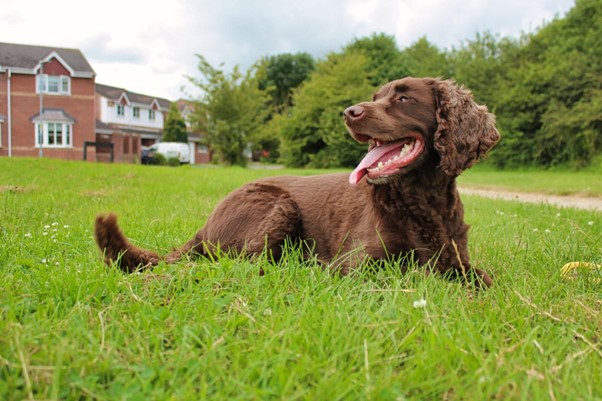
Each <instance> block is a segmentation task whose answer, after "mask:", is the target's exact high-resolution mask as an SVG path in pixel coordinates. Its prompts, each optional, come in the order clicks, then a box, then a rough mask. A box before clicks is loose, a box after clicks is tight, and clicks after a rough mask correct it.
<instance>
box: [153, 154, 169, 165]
mask: <svg viewBox="0 0 602 401" xmlns="http://www.w3.org/2000/svg"><path fill="white" fill-rule="evenodd" d="M153 164H156V165H157V166H166V165H167V159H166V158H165V156H163V155H162V154H160V153H155V155H154V156H153Z"/></svg>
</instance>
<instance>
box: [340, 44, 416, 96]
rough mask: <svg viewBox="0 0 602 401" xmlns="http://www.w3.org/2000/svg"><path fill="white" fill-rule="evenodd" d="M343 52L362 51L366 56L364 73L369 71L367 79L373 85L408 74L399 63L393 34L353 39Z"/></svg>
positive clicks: (376, 85)
mask: <svg viewBox="0 0 602 401" xmlns="http://www.w3.org/2000/svg"><path fill="white" fill-rule="evenodd" d="M343 52H344V53H355V52H362V53H363V54H364V55H365V56H366V58H367V66H366V73H368V72H369V73H370V75H369V80H370V83H371V84H372V86H374V87H380V86H381V85H384V84H385V83H387V82H389V81H392V80H394V79H400V78H403V77H405V76H406V75H408V71H407V69H405V68H404V67H403V65H402V63H401V59H400V57H401V52H400V51H399V48H398V47H397V43H396V42H395V38H394V37H393V36H390V35H386V34H384V33H374V34H372V35H371V36H369V37H365V38H360V39H355V40H354V41H352V42H351V43H349V44H348V45H347V46H346V47H345V48H344V50H343Z"/></svg>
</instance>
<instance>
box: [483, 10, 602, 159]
mask: <svg viewBox="0 0 602 401" xmlns="http://www.w3.org/2000/svg"><path fill="white" fill-rule="evenodd" d="M601 37H602V2H600V1H599V0H577V2H576V5H575V7H574V8H573V9H571V10H570V11H569V12H568V14H567V15H566V16H565V17H564V18H562V19H556V20H554V21H552V22H551V23H549V24H547V25H546V26H544V27H543V28H541V29H540V30H539V31H538V32H536V33H534V34H531V35H529V36H527V37H526V38H525V39H524V44H523V45H522V46H521V47H520V49H519V51H518V52H516V54H515V55H514V57H513V58H512V60H511V61H508V62H507V63H505V66H506V68H508V69H509V74H508V78H507V79H505V80H504V81H503V83H502V86H501V88H500V90H499V96H498V99H497V100H496V103H497V107H496V114H497V116H498V122H499V126H500V127H501V129H502V134H503V138H504V139H503V140H502V141H501V143H500V145H499V146H498V147H496V149H495V151H494V153H493V154H492V160H493V161H494V162H495V163H496V164H497V165H499V166H517V165H525V164H532V165H540V166H545V167H548V166H554V165H560V164H564V165H567V164H568V165H572V166H574V167H583V166H586V165H588V164H590V163H591V162H592V161H593V160H594V159H595V158H596V157H597V155H599V154H600V153H601V151H602V117H601V114H600V107H601V105H602V90H601V88H602V41H601V40H600V38H601ZM509 60H510V59H509Z"/></svg>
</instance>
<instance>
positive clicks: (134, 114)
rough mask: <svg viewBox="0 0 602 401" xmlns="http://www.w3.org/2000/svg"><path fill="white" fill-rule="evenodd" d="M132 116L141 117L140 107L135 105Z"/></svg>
mask: <svg viewBox="0 0 602 401" xmlns="http://www.w3.org/2000/svg"><path fill="white" fill-rule="evenodd" d="M132 116H133V117H134V118H140V107H133V108H132Z"/></svg>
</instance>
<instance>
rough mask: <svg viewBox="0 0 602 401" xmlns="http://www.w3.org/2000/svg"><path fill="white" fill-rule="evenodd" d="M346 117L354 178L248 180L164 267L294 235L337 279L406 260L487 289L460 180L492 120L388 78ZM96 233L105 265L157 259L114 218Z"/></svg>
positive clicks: (438, 89) (457, 96) (454, 88)
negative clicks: (357, 158) (367, 266)
mask: <svg viewBox="0 0 602 401" xmlns="http://www.w3.org/2000/svg"><path fill="white" fill-rule="evenodd" d="M344 116H345V124H346V125H347V128H348V130H349V132H350V134H351V135H352V136H353V137H354V138H355V139H356V140H358V141H360V142H367V143H369V144H370V149H371V152H370V153H369V154H368V156H367V157H366V158H365V159H364V161H362V162H361V163H360V165H359V166H358V168H357V169H356V170H355V171H354V173H352V175H351V176H349V177H348V175H347V174H326V175H319V176H313V177H286V176H282V177H272V178H266V179H262V180H259V181H256V182H253V183H250V184H247V185H245V186H243V187H241V188H239V189H237V190H235V191H234V192H232V193H231V194H230V195H228V196H227V197H226V198H225V199H224V200H223V201H222V202H221V203H220V204H219V205H218V206H217V208H216V209H215V210H214V211H213V213H212V214H211V215H210V216H209V218H208V220H207V223H206V224H205V226H204V227H203V228H201V229H200V230H199V231H198V232H197V233H196V234H195V236H194V237H193V238H192V239H191V240H190V241H188V242H187V243H186V244H185V245H183V246H182V247H181V248H179V249H176V250H175V251H174V252H172V253H171V254H169V255H166V256H165V257H163V258H162V259H163V260H165V261H166V262H167V263H173V262H176V261H178V260H179V259H181V258H182V257H183V256H184V255H188V254H190V255H199V256H208V255H211V254H216V253H218V252H217V251H218V250H220V251H234V252H238V253H246V254H250V255H253V254H257V253H260V252H262V251H264V250H266V249H267V251H269V252H270V253H271V254H272V255H273V256H274V257H275V258H278V257H280V253H281V247H282V245H283V243H284V241H285V240H287V239H290V240H293V241H304V242H307V243H309V246H308V247H307V249H309V250H311V251H307V254H308V255H307V256H310V253H311V254H314V255H316V256H317V257H318V258H319V259H320V260H322V261H324V262H325V263H328V264H329V265H330V266H332V267H333V268H336V269H338V270H339V271H341V272H342V273H343V274H345V273H347V272H349V270H350V269H353V268H354V267H355V266H357V264H358V262H360V261H362V260H365V259H373V260H382V259H390V258H392V257H401V256H404V255H407V254H409V253H413V254H414V256H415V258H416V259H417V260H418V261H419V262H420V263H421V264H425V265H427V264H430V265H431V268H432V269H433V270H434V271H438V272H440V273H443V274H445V275H447V276H452V277H460V278H462V279H466V280H470V281H472V280H475V281H476V282H477V284H479V285H485V286H489V285H491V283H492V280H491V278H490V277H489V276H488V275H487V273H485V272H483V271H481V270H479V269H475V268H474V267H472V266H471V264H470V260H469V255H468V230H469V226H468V225H467V224H466V223H465V222H464V209H463V206H462V202H461V200H460V196H459V194H458V191H457V189H456V177H457V176H458V175H459V174H461V172H462V171H464V170H465V169H467V168H469V167H470V166H472V165H473V164H474V163H475V162H476V161H477V160H479V159H480V158H481V157H482V156H483V155H484V154H485V153H486V152H487V151H488V150H489V149H490V148H491V147H492V146H493V145H494V144H495V143H496V142H497V141H498V140H499V134H498V132H497V130H496V128H495V118H494V116H493V115H492V114H490V113H489V112H488V111H487V108H486V107H485V106H479V105H477V104H476V103H475V102H474V100H473V99H472V96H471V94H470V92H469V91H468V90H466V89H464V88H462V87H460V86H458V85H456V84H455V83H454V82H453V81H446V80H441V79H436V78H422V79H418V78H404V79H401V80H397V81H393V82H390V83H388V84H386V85H384V86H383V87H382V88H381V89H380V90H379V91H378V92H377V93H376V94H375V95H374V99H373V101H371V102H364V103H359V104H357V105H355V106H352V107H349V108H348V109H346V110H345V112H344ZM405 147H408V148H409V149H411V151H409V155H408V153H407V152H406V153H404V149H405ZM389 149H394V151H391V154H389V153H388V152H389ZM400 150H401V152H400ZM397 153H400V154H399V155H398V156H395V155H397ZM379 160H380V161H384V162H385V163H380V164H379V163H377V162H378V161H379ZM381 165H382V168H381ZM364 175H367V178H366V179H362V177H363V176H364ZM352 177H353V178H352ZM350 181H351V183H352V184H356V185H350V184H349V182H350ZM95 232H96V239H97V243H98V246H99V247H100V249H101V250H103V251H104V252H105V261H107V263H112V262H114V263H117V264H119V266H120V267H121V268H122V269H123V270H124V271H127V272H131V271H133V270H135V269H136V268H137V267H139V266H153V265H155V264H157V263H158V261H159V260H160V259H161V257H159V256H158V255H157V254H155V253H153V252H150V251H145V250H143V249H140V248H138V247H135V246H133V245H132V244H130V243H129V242H128V240H127V239H126V238H125V236H124V235H123V234H122V233H121V230H120V229H119V227H118V226H117V222H116V218H115V216H114V215H109V216H99V217H98V218H97V220H96V231H95Z"/></svg>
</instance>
